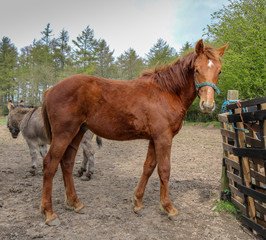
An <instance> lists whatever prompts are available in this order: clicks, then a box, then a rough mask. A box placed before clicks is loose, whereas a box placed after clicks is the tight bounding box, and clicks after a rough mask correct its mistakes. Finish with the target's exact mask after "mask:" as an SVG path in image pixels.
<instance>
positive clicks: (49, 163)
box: [41, 137, 69, 226]
mask: <svg viewBox="0 0 266 240" xmlns="http://www.w3.org/2000/svg"><path fill="white" fill-rule="evenodd" d="M68 144H69V143H68V140H67V138H65V137H64V138H58V137H57V138H56V137H54V139H53V141H52V144H51V146H50V149H49V151H48V153H47V155H46V157H45V158H44V160H43V191H42V202H41V212H42V213H44V214H45V216H46V221H45V223H46V224H47V225H52V226H53V225H58V224H59V223H60V222H59V220H58V218H57V216H56V214H55V213H54V212H53V209H52V185H53V178H54V175H55V173H56V172H57V169H58V165H59V162H60V161H61V159H62V157H63V156H64V152H65V150H66V147H64V146H67V145H68Z"/></svg>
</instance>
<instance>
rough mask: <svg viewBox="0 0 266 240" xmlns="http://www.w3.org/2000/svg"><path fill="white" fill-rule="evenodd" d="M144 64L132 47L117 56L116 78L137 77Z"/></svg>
mask: <svg viewBox="0 0 266 240" xmlns="http://www.w3.org/2000/svg"><path fill="white" fill-rule="evenodd" d="M144 68H145V65H144V62H143V60H142V58H140V57H139V56H138V55H137V53H136V51H135V50H134V49H132V48H130V49H128V50H127V51H125V52H124V53H123V54H121V55H120V56H119V57H118V58H117V69H118V79H122V80H131V79H134V78H137V77H139V75H140V73H141V72H142V71H143V70H144Z"/></svg>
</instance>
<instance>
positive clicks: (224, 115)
mask: <svg viewBox="0 0 266 240" xmlns="http://www.w3.org/2000/svg"><path fill="white" fill-rule="evenodd" d="M227 115H229V112H226V113H221V114H219V115H218V121H219V122H224V123H228V120H227Z"/></svg>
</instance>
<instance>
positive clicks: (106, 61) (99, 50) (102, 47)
mask: <svg viewBox="0 0 266 240" xmlns="http://www.w3.org/2000/svg"><path fill="white" fill-rule="evenodd" d="M95 53H96V62H97V70H96V72H95V74H96V75H98V76H100V77H104V78H112V76H113V75H114V74H113V71H114V57H113V54H114V50H113V51H110V48H109V46H108V45H107V43H106V41H105V40H103V39H100V40H99V41H98V42H97V45H96V47H95Z"/></svg>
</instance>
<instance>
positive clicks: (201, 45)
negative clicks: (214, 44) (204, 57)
mask: <svg viewBox="0 0 266 240" xmlns="http://www.w3.org/2000/svg"><path fill="white" fill-rule="evenodd" d="M204 50H205V47H204V43H203V40H202V39H200V40H199V41H198V42H197V44H196V47H195V52H196V54H197V55H198V56H199V55H200V54H202V53H203V52H204Z"/></svg>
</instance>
